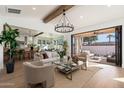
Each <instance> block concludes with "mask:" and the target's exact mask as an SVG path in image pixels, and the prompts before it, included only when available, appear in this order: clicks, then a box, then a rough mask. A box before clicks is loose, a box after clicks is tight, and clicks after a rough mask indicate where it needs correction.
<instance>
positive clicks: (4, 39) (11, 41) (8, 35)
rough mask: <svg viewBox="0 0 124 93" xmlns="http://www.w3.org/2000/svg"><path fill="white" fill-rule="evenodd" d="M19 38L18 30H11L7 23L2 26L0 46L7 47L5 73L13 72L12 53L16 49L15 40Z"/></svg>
mask: <svg viewBox="0 0 124 93" xmlns="http://www.w3.org/2000/svg"><path fill="white" fill-rule="evenodd" d="M18 36H19V32H18V29H12V28H11V27H10V26H9V25H8V24H7V23H6V24H4V25H3V31H2V35H0V44H4V45H8V54H9V61H8V63H7V64H6V69H7V73H12V72H13V71H14V53H15V51H16V47H17V45H18V44H17V41H16V38H17V37H18Z"/></svg>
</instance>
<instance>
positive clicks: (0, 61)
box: [0, 20, 3, 70]
mask: <svg viewBox="0 0 124 93" xmlns="http://www.w3.org/2000/svg"><path fill="white" fill-rule="evenodd" d="M2 29H3V26H2V23H1V20H0V33H1V31H2ZM1 69H3V46H2V45H0V70H1Z"/></svg>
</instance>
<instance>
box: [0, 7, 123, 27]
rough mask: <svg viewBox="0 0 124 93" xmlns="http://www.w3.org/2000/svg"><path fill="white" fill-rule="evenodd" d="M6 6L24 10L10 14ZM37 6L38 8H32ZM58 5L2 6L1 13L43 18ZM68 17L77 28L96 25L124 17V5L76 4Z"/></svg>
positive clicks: (54, 22)
mask: <svg viewBox="0 0 124 93" xmlns="http://www.w3.org/2000/svg"><path fill="white" fill-rule="evenodd" d="M6 7H10V8H17V9H21V10H22V14H20V15H17V14H8V13H7V12H6ZM33 7H35V8H36V10H35V11H34V10H32V8H33ZM56 7H58V6H56V5H55V6H52V5H40V6H26V5H22V6H20V5H19V6H18V5H17V6H0V15H3V16H13V17H28V18H29V17H31V18H37V19H39V20H41V19H43V18H44V16H46V15H47V14H48V13H50V12H51V11H52V10H54V9H55V8H56ZM66 15H67V17H69V18H70V21H71V23H73V24H74V26H75V29H77V28H80V27H85V26H88V25H94V24H99V23H103V22H106V21H111V20H114V19H119V18H123V17H124V6H121V5H120V6H109V7H108V6H105V5H82V6H74V7H73V8H71V9H70V10H68V11H67V12H66ZM59 19H60V16H59V17H57V18H55V19H54V20H52V21H51V22H49V23H47V24H53V25H55V24H56V23H57V22H58V20H59Z"/></svg>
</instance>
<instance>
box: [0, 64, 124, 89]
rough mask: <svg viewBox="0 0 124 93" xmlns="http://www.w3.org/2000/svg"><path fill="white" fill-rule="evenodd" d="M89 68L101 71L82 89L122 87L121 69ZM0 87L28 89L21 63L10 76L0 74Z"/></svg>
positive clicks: (123, 72) (94, 65)
mask: <svg viewBox="0 0 124 93" xmlns="http://www.w3.org/2000/svg"><path fill="white" fill-rule="evenodd" d="M89 67H100V68H103V69H101V70H99V71H98V72H96V73H95V74H94V75H93V76H92V77H91V78H90V79H89V80H88V81H87V82H86V83H84V84H83V85H82V88H123V87H124V69H123V68H120V67H115V66H110V65H105V64H98V63H89ZM84 77H85V76H84ZM15 82H16V83H15ZM72 82H73V81H72ZM0 87H20V88H24V87H29V86H27V85H26V84H25V82H24V74H23V65H22V62H17V63H16V64H15V72H14V73H12V74H6V70H3V71H2V72H0Z"/></svg>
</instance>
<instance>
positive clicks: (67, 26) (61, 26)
mask: <svg viewBox="0 0 124 93" xmlns="http://www.w3.org/2000/svg"><path fill="white" fill-rule="evenodd" d="M55 31H56V32H59V33H68V32H72V31H74V26H73V24H71V23H70V21H69V19H68V18H67V16H66V14H65V10H64V9H63V15H62V17H61V19H60V20H59V22H58V24H56V25H55Z"/></svg>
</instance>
